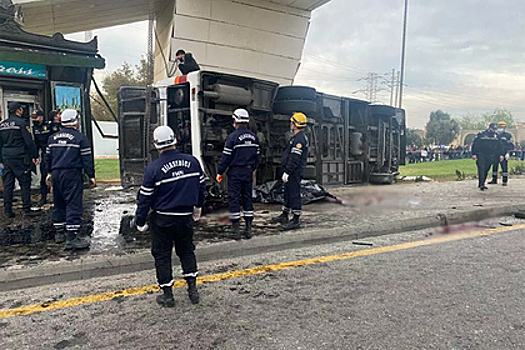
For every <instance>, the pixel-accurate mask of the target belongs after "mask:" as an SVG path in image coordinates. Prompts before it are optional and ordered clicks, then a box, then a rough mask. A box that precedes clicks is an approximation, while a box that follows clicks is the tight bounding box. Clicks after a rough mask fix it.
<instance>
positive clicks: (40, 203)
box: [38, 194, 47, 207]
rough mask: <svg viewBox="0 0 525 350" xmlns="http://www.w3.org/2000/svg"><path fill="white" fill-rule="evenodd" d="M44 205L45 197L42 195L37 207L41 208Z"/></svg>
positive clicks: (45, 202)
mask: <svg viewBox="0 0 525 350" xmlns="http://www.w3.org/2000/svg"><path fill="white" fill-rule="evenodd" d="M44 204H47V195H44V194H43V195H42V196H41V197H40V201H39V202H38V206H39V207H41V206H43V205H44Z"/></svg>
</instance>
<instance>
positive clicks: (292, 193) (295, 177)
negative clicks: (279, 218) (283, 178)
mask: <svg viewBox="0 0 525 350" xmlns="http://www.w3.org/2000/svg"><path fill="white" fill-rule="evenodd" d="M288 175H290V177H289V178H288V182H287V183H285V184H284V207H283V211H284V212H287V213H289V212H292V214H294V215H301V204H302V203H301V170H295V171H294V172H292V173H291V174H288Z"/></svg>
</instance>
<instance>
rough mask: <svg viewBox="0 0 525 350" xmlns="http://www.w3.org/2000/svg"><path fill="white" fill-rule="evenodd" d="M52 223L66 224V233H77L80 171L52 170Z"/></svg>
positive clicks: (81, 184) (80, 210) (81, 209)
mask: <svg viewBox="0 0 525 350" xmlns="http://www.w3.org/2000/svg"><path fill="white" fill-rule="evenodd" d="M51 176H52V182H53V214H52V217H53V222H54V223H63V222H65V223H66V230H67V231H71V232H73V231H78V230H79V229H80V225H81V224H82V215H83V212H84V206H83V203H82V200H83V195H84V181H83V178H82V170H80V169H66V170H53V173H52V174H51Z"/></svg>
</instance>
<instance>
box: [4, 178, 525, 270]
mask: <svg viewBox="0 0 525 350" xmlns="http://www.w3.org/2000/svg"><path fill="white" fill-rule="evenodd" d="M524 188H525V179H514V178H513V179H511V181H510V185H509V186H508V187H502V186H495V187H491V188H490V189H489V191H485V192H481V191H477V190H476V184H475V180H472V181H458V182H446V183H439V182H430V183H402V184H395V185H391V186H355V187H348V186H346V187H341V188H329V189H328V190H329V192H330V193H331V194H332V195H335V196H336V197H337V198H339V199H340V200H341V201H339V202H334V201H330V200H325V201H321V202H315V203H312V204H309V205H307V206H304V207H303V215H302V217H301V223H302V228H303V230H305V231H307V230H325V229H330V228H342V229H345V228H348V229H352V228H355V227H369V228H370V229H372V230H373V229H374V228H377V227H385V226H388V225H389V224H390V223H395V222H399V220H404V219H411V218H421V217H429V216H432V215H448V214H452V213H458V212H465V211H469V210H475V209H479V208H491V207H497V206H501V205H509V204H512V203H514V204H520V203H523V202H524V200H523V198H522V197H523V195H522V193H523V189H524ZM84 195H85V200H84V202H85V215H84V222H85V223H86V225H85V228H84V229H86V230H88V231H90V232H91V237H92V244H91V249H90V250H89V251H84V252H73V253H70V252H65V251H63V249H62V245H57V244H55V243H54V241H53V235H54V232H53V229H52V224H51V221H50V216H51V208H52V205H51V204H48V205H46V206H44V207H43V208H42V210H41V211H40V212H39V214H38V216H36V217H35V218H31V219H27V218H23V217H21V215H18V216H17V217H16V218H14V219H5V218H4V217H1V218H0V220H2V221H0V269H13V268H20V267H25V266H33V265H38V264H40V263H41V262H43V261H57V260H75V259H79V258H81V257H83V256H85V255H103V254H107V255H124V254H134V253H136V252H139V251H140V252H144V250H148V249H149V247H150V238H149V233H144V234H138V233H137V234H136V235H135V239H134V240H133V241H127V240H126V239H124V237H123V236H121V235H119V230H120V221H121V218H122V217H123V216H125V215H130V214H133V213H134V212H135V203H136V191H135V190H133V189H132V190H122V188H120V187H115V186H111V185H101V186H99V187H97V189H96V190H91V191H85V192H84ZM37 199H38V198H36V197H35V198H34V200H35V201H36V200H37ZM17 204H18V205H20V203H17ZM15 210H16V212H17V213H18V214H19V213H20V212H21V210H20V208H15ZM280 210H281V206H280V205H275V204H272V205H268V204H256V205H255V221H254V235H255V236H262V235H279V234H286V233H283V232H282V231H281V230H280V226H279V225H276V224H273V223H271V222H270V219H271V218H272V217H273V216H274V215H277V214H278V213H279V212H280ZM229 227H230V223H229V220H228V213H227V210H226V208H223V209H218V210H215V211H213V212H212V213H211V214H207V215H205V216H203V218H202V220H201V222H200V223H199V224H198V225H197V226H196V230H195V242H196V245H197V246H202V245H207V244H213V243H216V242H221V241H226V240H230V239H231V238H230V237H229V233H228V230H229ZM13 244H15V245H13Z"/></svg>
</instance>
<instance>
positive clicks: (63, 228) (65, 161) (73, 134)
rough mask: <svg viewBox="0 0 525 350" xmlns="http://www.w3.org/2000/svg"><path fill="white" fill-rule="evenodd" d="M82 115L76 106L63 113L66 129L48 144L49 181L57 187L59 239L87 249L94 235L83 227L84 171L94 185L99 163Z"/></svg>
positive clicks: (68, 245)
mask: <svg viewBox="0 0 525 350" xmlns="http://www.w3.org/2000/svg"><path fill="white" fill-rule="evenodd" d="M79 125H80V116H79V114H78V112H77V111H75V110H74V109H66V110H64V112H63V113H62V126H63V129H62V130H60V131H58V132H56V133H55V134H53V135H52V136H50V137H49V142H48V144H47V148H46V162H47V165H46V169H47V172H48V175H47V177H46V183H47V184H48V186H50V187H51V186H52V187H53V204H54V206H53V213H52V218H53V224H54V226H55V230H56V234H55V242H57V243H62V242H64V241H66V246H65V248H66V250H71V249H87V248H89V245H90V243H91V242H90V238H89V235H88V233H87V232H85V231H83V230H81V225H82V214H83V212H84V207H83V203H82V199H83V194H84V175H83V173H82V170H84V172H85V174H86V175H87V176H88V177H89V181H90V187H89V188H94V187H95V186H96V181H95V167H94V166H93V157H92V153H91V145H90V143H89V141H88V139H87V137H86V136H85V135H84V134H82V133H81V132H80V131H78V130H77V128H78V127H79Z"/></svg>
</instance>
